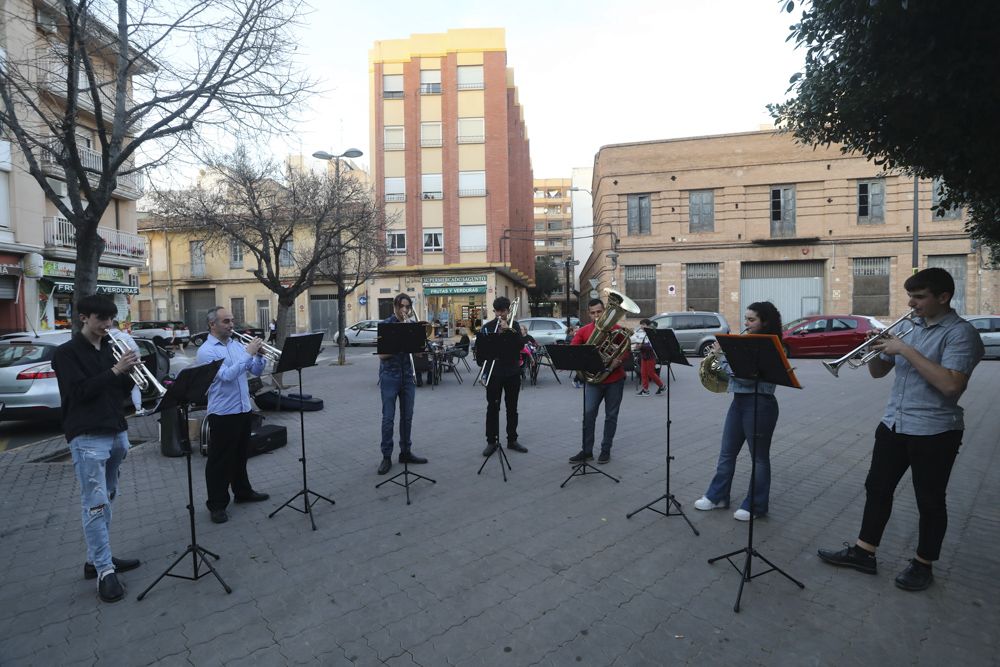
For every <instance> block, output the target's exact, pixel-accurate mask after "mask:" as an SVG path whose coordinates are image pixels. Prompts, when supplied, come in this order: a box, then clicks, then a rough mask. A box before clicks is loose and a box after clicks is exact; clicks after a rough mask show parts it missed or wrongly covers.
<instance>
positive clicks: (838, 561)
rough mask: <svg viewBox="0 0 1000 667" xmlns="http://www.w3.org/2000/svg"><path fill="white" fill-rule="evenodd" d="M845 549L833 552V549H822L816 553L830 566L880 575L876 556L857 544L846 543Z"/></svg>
mask: <svg viewBox="0 0 1000 667" xmlns="http://www.w3.org/2000/svg"><path fill="white" fill-rule="evenodd" d="M844 546H845V547H846V548H845V549H840V550H839V551H833V550H832V549H820V550H819V551H817V552H816V553H818V554H819V557H820V559H822V560H823V562H825V563H829V564H830V565H837V566H839V567H852V568H854V569H855V570H857V571H858V572H864V573H865V574H878V567H877V563H876V561H875V554H873V553H872V552H870V551H867V550H865V549H862V548H861V547H859V546H858V545H856V544H848V543H847V542H844Z"/></svg>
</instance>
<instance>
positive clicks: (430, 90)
mask: <svg viewBox="0 0 1000 667" xmlns="http://www.w3.org/2000/svg"><path fill="white" fill-rule="evenodd" d="M420 94H421V95H440V94H441V70H439V69H422V70H420Z"/></svg>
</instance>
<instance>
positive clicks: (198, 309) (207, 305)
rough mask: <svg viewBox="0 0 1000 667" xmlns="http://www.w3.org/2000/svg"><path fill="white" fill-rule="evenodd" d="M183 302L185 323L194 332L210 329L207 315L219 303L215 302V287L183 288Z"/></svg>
mask: <svg viewBox="0 0 1000 667" xmlns="http://www.w3.org/2000/svg"><path fill="white" fill-rule="evenodd" d="M181 304H182V308H183V309H184V324H186V325H187V328H188V329H189V330H190V331H191V333H192V334H193V333H196V332H198V331H206V330H207V329H208V324H207V323H206V322H205V316H206V315H207V314H208V311H210V310H211V309H212V308H215V307H216V306H217V305H219V304H217V303H216V302H215V290H214V289H185V290H181Z"/></svg>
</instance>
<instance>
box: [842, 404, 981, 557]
mask: <svg viewBox="0 0 1000 667" xmlns="http://www.w3.org/2000/svg"><path fill="white" fill-rule="evenodd" d="M961 444H962V431H945V432H944V433H938V434H936V435H906V434H904V433H896V432H895V431H894V430H890V429H889V428H888V427H887V426H886V425H885V424H881V423H880V424H879V425H878V428H877V429H876V430H875V448H874V449H873V450H872V463H871V467H870V468H869V469H868V479H867V480H865V491H867V498H866V500H865V513H864V517H863V518H862V520H861V534H860V535H859V536H858V537H859V538H860V539H861V540H863V541H865V542H867V543H869V544H872V545H874V546H878V544H879V541H881V539H882V532H883V531H884V530H885V525H886V523H888V521H889V515H890V514H891V513H892V497H893V494H894V493H895V491H896V486H897V485H898V484H899V480H901V479H902V478H903V474H904V473H905V472H906V469H907V468H909V469H910V471H911V473H912V477H913V492H914V494H915V495H916V497H917V510H918V511H919V513H920V526H919V540H918V543H917V555H918V556H920V557H921V558H923V559H925V560H929V561H934V560H937V559H938V558H939V557H940V555H941V542H943V541H944V534H945V531H946V530H947V529H948V507H947V505H946V503H945V491H946V489H947V488H948V478H949V477H951V468H952V466H953V465H954V463H955V457H956V456H958V448H959V447H960V446H961Z"/></svg>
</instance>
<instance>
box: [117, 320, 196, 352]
mask: <svg viewBox="0 0 1000 667" xmlns="http://www.w3.org/2000/svg"><path fill="white" fill-rule="evenodd" d="M178 325H179V327H183V328H178ZM129 333H131V334H132V338H135V339H136V340H138V339H140V338H144V339H146V340H151V341H153V343H155V344H156V345H158V346H159V347H166V346H168V345H187V343H188V340H190V333H189V332H188V328H187V326H186V325H184V323H183V322H172V321H169V320H140V321H137V322H133V323H132V328H131V329H130V331H129Z"/></svg>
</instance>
